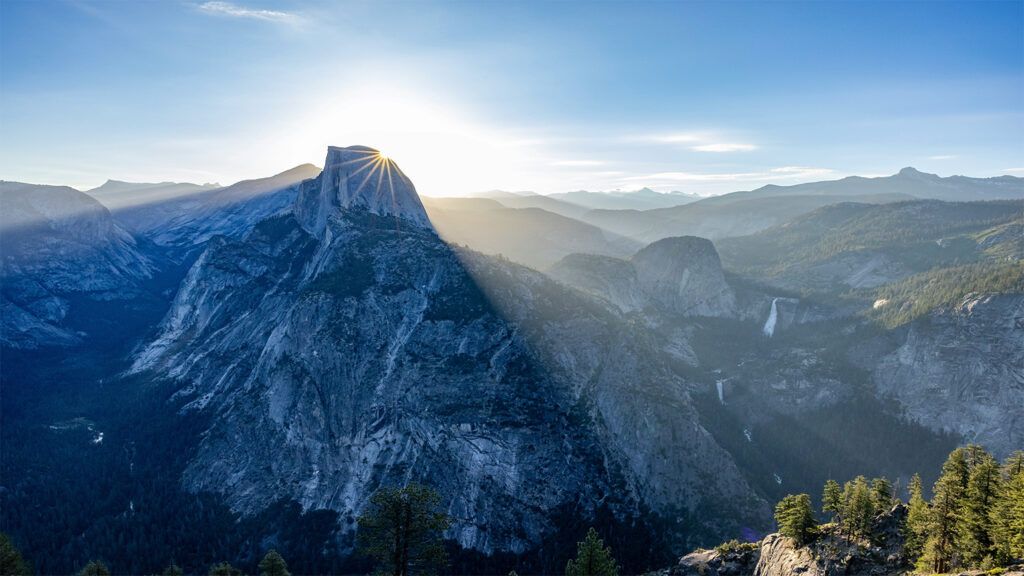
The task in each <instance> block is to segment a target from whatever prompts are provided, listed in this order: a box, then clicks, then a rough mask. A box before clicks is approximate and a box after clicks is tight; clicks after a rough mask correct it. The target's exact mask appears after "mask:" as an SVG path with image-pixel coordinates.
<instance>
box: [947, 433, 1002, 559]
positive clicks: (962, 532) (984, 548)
mask: <svg viewBox="0 0 1024 576" xmlns="http://www.w3.org/2000/svg"><path fill="white" fill-rule="evenodd" d="M979 450H980V449H979ZM969 454H970V456H971V465H970V473H969V475H968V479H967V490H966V491H965V493H964V499H963V504H962V509H961V511H960V522H959V523H958V525H957V548H958V549H959V550H960V552H961V554H962V555H963V561H964V563H965V565H966V566H981V564H982V562H983V561H985V560H986V558H988V560H989V562H991V557H990V556H991V552H992V536H991V533H990V532H991V520H990V513H991V510H992V506H993V505H994V504H995V501H996V499H997V497H998V494H999V492H1000V486H999V485H1000V471H999V464H998V463H997V462H996V460H995V458H993V457H992V455H990V454H989V453H988V452H985V451H984V450H980V452H979V451H974V452H973V453H969Z"/></svg>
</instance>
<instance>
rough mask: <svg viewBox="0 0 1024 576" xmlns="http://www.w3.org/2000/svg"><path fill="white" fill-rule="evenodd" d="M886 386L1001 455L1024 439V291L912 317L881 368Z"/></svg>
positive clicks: (924, 419) (923, 416) (927, 419)
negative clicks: (913, 319) (902, 337)
mask: <svg viewBox="0 0 1024 576" xmlns="http://www.w3.org/2000/svg"><path fill="white" fill-rule="evenodd" d="M874 381H875V384H876V386H877V387H878V391H879V392H880V393H881V394H884V395H886V396H889V397H892V398H894V399H895V400H896V401H898V402H899V403H900V404H901V405H902V406H903V407H904V408H905V409H906V411H907V414H908V415H909V416H910V417H911V418H913V419H915V420H917V421H918V422H920V423H921V424H924V425H926V426H928V427H930V428H933V429H935V430H945V431H951V432H955V433H957V434H959V435H960V436H962V437H963V438H964V440H965V441H968V442H976V443H979V444H983V445H984V446H985V447H986V448H988V449H989V450H992V451H993V452H994V453H995V454H996V455H998V456H999V457H1005V456H1007V455H1008V454H1009V453H1010V452H1012V451H1013V450H1016V449H1019V448H1020V447H1021V446H1024V295H1021V294H1003V295H995V294H975V295H971V296H968V297H967V298H965V299H964V300H963V301H962V302H961V303H960V304H959V305H957V306H955V307H952V308H946V309H940V310H938V311H936V312H934V313H932V314H930V315H929V316H927V317H925V318H922V319H920V320H918V321H916V322H914V323H913V324H911V326H910V328H909V329H908V330H907V332H906V338H905V340H904V341H903V342H902V344H901V345H900V346H899V348H898V349H896V350H895V351H894V352H892V353H891V354H888V355H887V356H885V357H884V358H883V359H882V360H881V362H879V363H878V365H877V367H876V368H875V370H874Z"/></svg>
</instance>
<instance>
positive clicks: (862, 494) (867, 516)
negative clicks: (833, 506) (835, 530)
mask: <svg viewBox="0 0 1024 576" xmlns="http://www.w3.org/2000/svg"><path fill="white" fill-rule="evenodd" d="M842 516H843V529H844V531H845V532H846V533H847V534H849V535H850V536H859V537H869V536H871V527H872V524H873V523H874V519H875V503H874V499H873V498H872V496H871V489H870V488H869V487H868V481H867V478H865V477H863V476H857V477H856V478H854V479H853V481H851V482H847V483H846V485H845V486H844V488H843V514H842Z"/></svg>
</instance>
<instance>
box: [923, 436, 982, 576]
mask: <svg viewBox="0 0 1024 576" xmlns="http://www.w3.org/2000/svg"><path fill="white" fill-rule="evenodd" d="M969 477H970V470H969V468H968V464H967V452H966V451H965V450H964V449H963V448H957V449H956V450H954V451H953V452H951V453H950V455H949V458H947V459H946V462H945V464H943V465H942V475H941V476H939V479H938V480H936V481H935V487H934V488H933V489H932V493H933V494H934V496H933V497H932V506H931V514H930V522H929V530H928V533H929V535H928V540H927V541H926V542H925V545H924V552H923V554H922V555H921V558H920V559H919V560H918V568H919V570H921V571H925V572H926V571H931V572H938V573H942V572H946V571H948V570H949V569H950V568H952V567H954V566H955V565H956V564H957V560H958V554H957V551H956V547H955V544H956V527H957V523H958V522H959V521H960V516H961V509H962V506H963V499H964V493H965V492H966V491H967V482H968V479H969Z"/></svg>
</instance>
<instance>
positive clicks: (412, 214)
mask: <svg viewBox="0 0 1024 576" xmlns="http://www.w3.org/2000/svg"><path fill="white" fill-rule="evenodd" d="M353 208H355V209H358V208H362V209H365V210H366V211H368V212H370V213H373V214H377V215H380V216H394V217H395V218H399V219H401V220H405V221H407V222H409V223H411V224H414V225H416V226H419V227H421V228H431V225H430V219H429V218H427V213H426V211H424V209H423V203H422V202H420V197H419V195H418V194H417V193H416V187H415V186H414V185H413V183H412V181H411V180H409V178H408V177H407V176H406V175H405V173H404V172H402V170H401V169H400V168H399V167H398V165H397V164H396V163H395V162H394V161H393V160H391V159H390V158H388V157H387V156H384V155H383V154H381V153H380V151H378V150H376V149H374V148H370V147H369V146H349V147H347V148H342V147H338V146H330V147H328V148H327V158H326V159H325V160H324V169H323V171H322V172H321V173H320V175H319V176H317V177H316V178H314V179H312V180H307V181H305V182H303V183H302V184H301V185H300V187H299V194H298V199H297V200H296V203H295V215H296V217H297V218H298V220H299V222H300V223H301V224H302V227H303V228H305V229H306V230H307V231H309V232H311V233H312V234H314V235H316V236H319V235H321V234H322V233H323V232H324V230H325V227H326V222H327V219H328V218H330V217H331V216H334V215H337V214H338V213H339V211H340V210H344V209H353Z"/></svg>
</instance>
